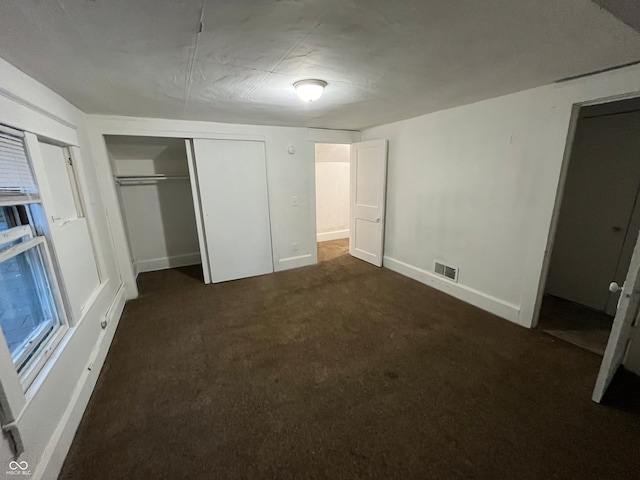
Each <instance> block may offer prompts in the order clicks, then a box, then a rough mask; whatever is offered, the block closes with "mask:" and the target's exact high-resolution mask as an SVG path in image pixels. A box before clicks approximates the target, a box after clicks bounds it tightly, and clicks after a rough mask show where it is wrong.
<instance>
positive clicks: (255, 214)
mask: <svg viewBox="0 0 640 480" xmlns="http://www.w3.org/2000/svg"><path fill="white" fill-rule="evenodd" d="M193 147H194V153H195V163H196V171H197V173H196V174H197V177H198V187H199V191H200V200H201V210H202V219H203V225H204V234H205V239H206V242H205V243H206V246H207V253H208V256H209V269H210V272H211V281H212V282H214V283H216V282H224V281H227V280H235V279H238V278H245V277H252V276H255V275H263V274H265V273H272V272H273V256H272V253H271V226H270V221H269V197H268V194H267V166H266V160H265V149H264V142H258V141H245V140H206V139H194V140H193Z"/></svg>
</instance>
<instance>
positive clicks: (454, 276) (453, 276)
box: [436, 262, 458, 282]
mask: <svg viewBox="0 0 640 480" xmlns="http://www.w3.org/2000/svg"><path fill="white" fill-rule="evenodd" d="M436 273H437V274H438V275H442V276H443V277H447V278H448V279H449V280H453V281H454V282H457V281H458V269H457V268H453V267H449V266H448V265H445V264H444V263H440V262H436Z"/></svg>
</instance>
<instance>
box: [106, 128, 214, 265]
mask: <svg viewBox="0 0 640 480" xmlns="http://www.w3.org/2000/svg"><path fill="white" fill-rule="evenodd" d="M105 142H106V145H107V151H108V152H109V157H110V160H111V166H112V171H113V174H114V177H115V178H114V181H115V182H116V186H117V190H118V196H119V200H120V208H121V210H122V215H123V218H124V223H125V229H126V232H127V239H128V242H129V251H130V253H131V262H132V265H133V268H134V272H135V273H136V275H137V274H138V273H140V272H148V271H154V270H163V269H166V268H174V267H180V266H185V265H194V264H198V263H201V258H200V249H199V244H198V234H197V229H196V217H195V212H194V206H193V197H192V193H191V184H190V179H189V167H188V163H187V153H186V147H185V141H184V139H181V138H156V137H135V136H120V135H108V136H105Z"/></svg>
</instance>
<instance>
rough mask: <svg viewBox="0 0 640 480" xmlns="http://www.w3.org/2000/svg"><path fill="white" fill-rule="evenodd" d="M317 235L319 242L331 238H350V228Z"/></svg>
mask: <svg viewBox="0 0 640 480" xmlns="http://www.w3.org/2000/svg"><path fill="white" fill-rule="evenodd" d="M317 237H318V242H327V241H329V240H339V239H340V238H349V230H336V231H335V232H326V233H318V235H317Z"/></svg>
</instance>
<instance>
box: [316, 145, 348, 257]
mask: <svg viewBox="0 0 640 480" xmlns="http://www.w3.org/2000/svg"><path fill="white" fill-rule="evenodd" d="M315 168H316V233H317V241H318V262H326V261H329V260H332V259H335V258H337V257H339V256H341V255H348V254H349V228H350V196H349V192H350V188H349V185H350V175H351V174H350V168H351V167H350V145H348V144H334V143H316V145H315Z"/></svg>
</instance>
